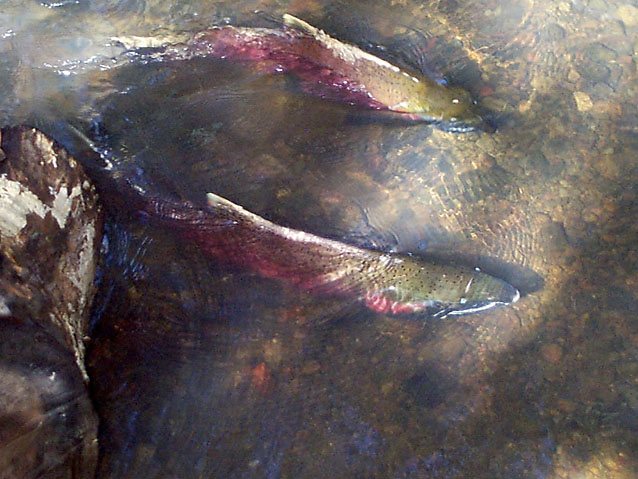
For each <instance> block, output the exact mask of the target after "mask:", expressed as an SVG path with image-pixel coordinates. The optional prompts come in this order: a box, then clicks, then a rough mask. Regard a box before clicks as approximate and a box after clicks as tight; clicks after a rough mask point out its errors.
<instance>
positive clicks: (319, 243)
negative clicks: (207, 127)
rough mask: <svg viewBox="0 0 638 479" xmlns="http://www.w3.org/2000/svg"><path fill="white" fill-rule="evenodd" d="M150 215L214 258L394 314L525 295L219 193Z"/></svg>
mask: <svg viewBox="0 0 638 479" xmlns="http://www.w3.org/2000/svg"><path fill="white" fill-rule="evenodd" d="M145 212H146V214H148V215H149V216H150V217H151V218H154V219H156V220H158V221H160V222H161V223H162V224H164V225H167V226H170V227H172V228H173V229H177V230H180V231H181V233H182V235H183V237H184V238H185V239H187V240H189V241H193V242H195V243H196V244H197V245H198V246H199V247H200V248H201V249H202V251H203V252H205V253H206V254H208V255H210V256H213V257H215V258H219V259H223V260H226V261H230V262H232V263H235V264H240V265H243V266H245V267H247V268H250V269H253V270H256V271H258V272H259V273H261V274H262V275H264V276H266V277H271V278H279V279H282V280H286V281H288V282H290V283H293V284H295V285H297V286H298V287H300V288H303V289H304V290H307V291H309V292H312V293H316V294H321V295H329V296H341V297H354V298H356V299H358V300H360V301H362V302H364V303H365V304H366V306H368V307H369V308H370V309H372V310H374V311H377V312H383V313H390V314H401V313H416V312H420V311H428V312H429V313H431V314H432V315H434V316H440V317H442V316H446V315H450V314H452V315H453V314H465V313H471V312H475V311H480V310H484V309H489V308H491V307H494V306H498V305H502V304H509V303H513V302H515V301H517V300H518V298H519V293H518V291H517V290H516V289H515V288H513V287H512V286H510V285H509V284H507V283H506V282H504V281H502V280H500V279H498V278H495V277H492V276H490V275H488V274H485V273H482V272H480V271H478V270H476V269H473V268H470V267H465V266H458V265H449V264H443V263H438V262H435V261H428V260H426V259H423V258H419V257H416V256H412V255H407V254H395V253H386V252H381V251H376V250H370V249H364V248H358V247H356V246H352V245H349V244H345V243H342V242H339V241H335V240H331V239H327V238H322V237H320V236H316V235H313V234H311V233H307V232H304V231H299V230H295V229H291V228H287V227H284V226H280V225H277V224H274V223H272V222H270V221H268V220H266V219H265V218H262V217H260V216H258V215H256V214H254V213H251V212H249V211H247V210H245V209H244V208H242V207H241V206H239V205H236V204H235V203H232V202H231V201H229V200H227V199H224V198H222V197H220V196H217V195H214V194H212V193H209V194H208V205H207V206H206V207H205V208H198V207H196V206H194V205H192V204H190V203H175V202H166V201H163V200H156V199H154V200H151V201H149V202H148V203H147V206H146V207H145Z"/></svg>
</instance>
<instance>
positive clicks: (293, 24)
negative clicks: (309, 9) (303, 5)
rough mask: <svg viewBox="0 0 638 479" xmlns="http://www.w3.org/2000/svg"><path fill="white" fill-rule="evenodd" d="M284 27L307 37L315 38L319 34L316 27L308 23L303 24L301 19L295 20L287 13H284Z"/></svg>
mask: <svg viewBox="0 0 638 479" xmlns="http://www.w3.org/2000/svg"><path fill="white" fill-rule="evenodd" d="M283 20H284V25H286V26H287V27H289V28H294V29H295V30H300V31H302V32H304V33H307V34H308V35H311V36H313V37H316V36H318V35H319V34H320V32H321V30H319V29H318V28H317V27H313V26H312V25H310V24H309V23H308V22H304V21H303V20H302V19H301V18H297V17H295V16H293V15H290V14H289V13H284V16H283Z"/></svg>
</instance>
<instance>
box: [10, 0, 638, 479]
mask: <svg viewBox="0 0 638 479" xmlns="http://www.w3.org/2000/svg"><path fill="white" fill-rule="evenodd" d="M255 10H260V11H263V12H264V13H261V14H255V13H254V11H255ZM1 11H2V13H0V52H2V56H1V59H0V85H2V89H3V92H4V95H3V96H2V98H1V99H0V117H2V122H3V123H22V122H29V123H31V124H34V125H37V126H39V127H41V128H42V129H43V130H44V131H45V132H47V133H49V134H51V135H52V136H53V137H54V138H56V139H57V140H58V141H60V142H61V143H63V144H64V145H65V146H67V148H69V149H70V150H71V151H72V152H73V153H74V154H76V155H78V157H80V158H82V159H84V162H85V164H86V166H87V168H88V169H89V171H91V172H92V175H93V176H94V178H95V181H96V182H97V183H98V185H99V186H100V185H101V188H102V197H103V201H104V203H105V205H106V207H107V209H109V211H110V219H109V221H108V225H107V241H105V243H104V248H103V249H104V251H103V258H104V262H103V266H102V269H101V273H100V277H99V281H100V290H99V293H98V298H97V300H96V307H95V312H94V317H93V330H92V333H91V337H92V340H91V344H90V358H89V369H90V374H91V390H92V394H93V398H94V401H95V405H96V408H97V410H98V412H99V414H100V417H101V433H100V446H101V460H100V469H99V474H98V475H99V477H100V478H109V477H111V478H125V477H131V478H164V477H165V478H168V477H203V478H214V477H220V478H221V477H224V478H252V477H255V478H264V477H267V478H293V477H295V478H320V477H343V478H355V477H366V478H425V477H428V478H429V477H435V478H465V477H470V476H472V477H477V478H500V477H503V478H510V477H521V478H581V477H582V478H589V477H592V478H593V477H601V478H602V477H606V478H630V477H635V476H636V474H637V472H638V456H637V455H636V451H637V450H638V444H637V443H636V437H638V435H637V434H636V433H637V429H638V420H637V418H638V329H637V327H636V319H635V318H636V313H637V312H638V297H637V295H636V285H637V284H638V276H637V273H636V271H637V268H636V266H637V262H638V255H637V254H636V243H637V241H636V238H637V236H636V235H637V227H636V222H635V217H636V214H637V213H638V211H637V205H638V187H637V184H638V181H637V180H638V167H637V166H636V162H635V157H636V150H637V149H638V136H637V131H636V127H635V125H636V124H637V121H636V120H637V113H638V112H637V110H636V101H635V100H636V93H637V88H638V83H637V81H636V80H637V69H636V48H637V47H636V45H637V43H636V38H637V37H636V33H637V29H638V8H636V6H635V5H633V4H629V3H627V4H623V3H621V2H615V1H602V0H591V1H583V2H580V1H550V2H533V1H517V2H513V3H512V2H507V3H504V2H499V1H489V0H486V1H481V2H476V1H474V2H463V1H457V2H440V1H434V2H425V3H422V2H415V1H411V0H407V1H400V2H393V3H392V6H391V7H390V6H389V5H388V3H387V2H381V1H379V2H376V1H375V2H316V1H294V2H275V1H273V2H262V1H242V2H232V3H227V2H214V3H212V2H188V5H182V4H173V3H171V2H165V1H161V0H153V1H146V2H139V1H133V0H130V1H120V2H84V1H82V0H79V1H62V2H55V3H53V2H48V3H47V2H35V1H34V2H31V3H29V4H25V3H24V2H21V1H20V2H19V1H15V2H12V1H7V0H4V1H3V8H2V9H1ZM284 12H290V13H293V14H295V15H297V16H300V17H301V18H304V19H306V20H308V21H310V22H311V23H314V24H316V25H318V26H320V27H322V28H324V29H325V30H326V31H328V32H329V33H331V34H333V35H334V36H335V37H338V38H342V39H344V40H348V41H351V42H354V43H357V44H359V45H360V46H362V47H364V48H367V49H369V50H370V51H372V52H374V53H376V54H379V55H383V56H384V57H385V58H388V59H391V60H394V61H397V62H404V63H408V64H410V63H412V64H415V65H416V64H418V63H419V58H420V57H421V56H422V57H423V58H424V59H425V61H426V62H427V63H426V64H427V68H428V70H429V71H431V72H435V73H437V74H438V75H441V76H444V77H445V78H447V79H448V81H449V82H450V83H454V84H458V85H460V86H463V87H465V88H467V89H468V90H470V91H471V92H472V94H473V95H474V96H475V97H476V98H477V99H478V102H479V105H480V106H481V107H482V108H484V109H485V110H488V111H490V112H491V114H490V116H491V119H492V121H493V122H494V123H495V124H496V125H497V127H498V129H497V131H496V132H495V133H494V134H485V133H469V134H462V135H459V134H451V133H445V132H442V131H440V130H436V129H434V128H432V127H429V126H426V125H405V124H400V123H393V122H387V121H381V120H379V118H378V117H375V116H374V115H371V114H370V113H369V112H365V111H362V110H358V109H355V108H352V107H349V106H347V105H342V104H339V103H335V102H329V101H324V100H322V99H320V98H316V97H311V96H308V95H305V94H303V92H300V91H299V89H298V88H296V85H295V83H294V79H292V78H289V77H284V76H277V75H271V76H264V75H257V74H256V73H255V71H254V70H252V69H251V68H250V66H249V65H238V64H233V63H231V62H227V61H223V60H212V59H210V60H207V59H197V60H191V61H187V62H150V63H149V62H144V61H142V59H140V58H139V57H138V56H136V55H132V54H130V53H129V54H127V53H126V52H125V51H124V49H123V48H122V47H121V45H120V44H119V43H118V42H117V41H116V40H114V39H113V37H123V36H131V35H139V36H156V37H158V38H159V37H160V36H161V37H165V38H170V37H172V36H176V35H181V34H183V33H185V32H186V33H189V32H196V31H198V30H200V29H202V28H205V27H206V26H207V25H210V24H226V23H231V24H237V25H249V26H253V25H259V26H270V27H273V26H276V24H274V23H273V21H272V18H276V17H278V16H279V15H281V14H282V13H284ZM69 125H73V126H74V127H76V128H79V129H81V130H82V131H84V132H85V133H86V134H87V135H88V136H90V137H91V138H92V139H93V140H94V141H95V142H96V145H98V147H99V148H100V149H102V150H103V151H108V159H109V161H110V162H111V163H112V164H113V170H112V171H116V172H118V174H122V175H125V176H127V177H129V178H130V179H131V180H132V181H135V182H138V183H140V184H143V185H144V186H145V187H147V188H149V189H151V190H152V191H154V192H157V193H158V194H160V195H164V196H166V197H171V198H177V199H187V200H190V201H193V202H195V203H203V201H204V195H205V193H206V192H208V191H214V192H215V193H217V194H219V195H222V196H224V197H227V198H229V199H231V200H232V201H234V202H236V203H239V204H241V205H242V206H244V207H246V208H247V209H249V210H251V211H254V212H255V213H257V214H260V215H263V216H264V217H267V218H268V219H270V220H272V221H274V222H277V223H280V224H284V225H287V226H291V227H294V228H297V229H302V230H306V231H310V232H312V233H315V234H319V235H322V236H327V237H331V238H334V239H339V240H342V241H347V242H350V243H353V244H357V245H362V246H372V247H377V248H380V249H386V250H393V251H409V252H413V253H417V254H418V253H420V252H426V251H427V252H436V253H437V254H440V255H442V256H448V257H452V258H455V259H458V258H462V259H463V260H465V261H470V262H472V263H475V264H478V265H480V266H481V267H482V268H483V269H485V270H487V271H489V272H492V273H493V274H496V275H499V276H501V277H504V278H506V279H507V280H508V281H510V282H512V283H513V284H515V285H516V286H518V287H519V288H520V289H521V290H522V291H523V292H524V293H526V295H525V296H524V297H523V298H522V299H521V301H519V302H518V303H516V304H515V305H513V306H511V307H507V308H500V309H497V310H491V311H487V312H484V313H482V314H476V315H472V316H464V317H456V318H451V319H450V318H448V319H445V320H441V321H438V320H437V321H433V320H427V319H426V318H416V319H415V318H412V319H409V320H406V319H400V318H399V319H398V318H396V317H389V316H384V315H379V314H375V313H373V312H371V311H368V310H367V309H365V308H363V307H361V306H360V305H358V303H355V302H348V301H334V300H327V299H323V298H317V297H313V296H310V295H306V294H305V293H303V292H300V291H299V290H297V289H295V288H294V287H291V286H287V285H286V284H283V283H280V282H277V281H273V280H268V279H264V278H261V277H259V276H257V275H255V274H253V273H251V272H250V271H246V270H243V269H239V268H234V267H232V266H229V265H227V264H221V263H219V262H217V261H215V260H213V259H210V258H205V257H202V256H201V255H200V253H199V251H198V250H197V248H196V247H194V246H192V245H188V244H184V243H183V242H181V241H180V239H179V238H177V237H176V236H175V235H174V234H173V232H171V231H165V230H162V229H160V228H157V227H153V226H152V225H149V224H148V223H146V222H145V221H144V219H143V218H140V217H139V216H137V215H135V214H132V212H130V211H127V209H126V204H125V202H123V201H122V195H121V192H120V191H118V190H117V189H115V188H113V187H112V185H111V184H110V183H109V182H108V175H109V174H110V173H108V172H105V171H104V170H103V169H102V168H101V167H102V166H103V164H102V162H101V161H98V160H97V159H96V158H95V156H90V155H88V154H87V152H86V150H87V148H86V145H83V144H82V142H81V141H78V139H77V138H76V137H75V136H74V134H73V133H72V130H71V129H70V128H69ZM109 185H111V186H109Z"/></svg>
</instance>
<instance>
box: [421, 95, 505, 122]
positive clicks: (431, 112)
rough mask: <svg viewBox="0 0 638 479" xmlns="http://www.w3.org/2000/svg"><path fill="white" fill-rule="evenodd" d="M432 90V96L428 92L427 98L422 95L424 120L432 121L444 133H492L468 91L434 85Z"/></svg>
mask: <svg viewBox="0 0 638 479" xmlns="http://www.w3.org/2000/svg"><path fill="white" fill-rule="evenodd" d="M434 88H435V89H436V92H435V93H434V94H433V92H432V91H431V90H429V91H428V92H427V96H426V95H423V101H422V102H421V103H422V105H421V106H422V108H421V111H422V113H423V116H424V118H425V119H430V120H433V121H434V122H436V123H437V124H439V126H440V127H441V129H443V130H445V131H451V132H460V133H462V132H468V131H475V130H483V131H487V132H492V131H494V128H493V127H492V126H491V125H489V124H488V123H487V122H486V121H485V120H484V119H483V117H481V115H479V114H478V113H477V111H476V102H475V101H474V100H473V99H472V96H471V95H470V93H469V92H468V91H466V90H464V89H463V88H459V87H449V86H444V85H440V84H436V86H435V87H434Z"/></svg>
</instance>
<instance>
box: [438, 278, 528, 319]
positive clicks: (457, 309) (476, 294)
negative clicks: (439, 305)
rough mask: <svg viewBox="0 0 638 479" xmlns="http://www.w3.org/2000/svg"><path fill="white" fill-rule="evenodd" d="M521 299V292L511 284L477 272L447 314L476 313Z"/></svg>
mask: <svg viewBox="0 0 638 479" xmlns="http://www.w3.org/2000/svg"><path fill="white" fill-rule="evenodd" d="M519 298H520V293H519V291H518V290H517V289H516V288H515V287H513V286H512V285H510V284H509V283H507V282H505V281H503V280H501V279H498V278H495V277H493V276H490V275H487V274H485V273H481V272H478V271H477V272H476V274H475V276H474V279H473V281H471V282H470V283H469V284H468V285H467V286H466V288H465V291H464V293H463V294H462V296H461V297H460V298H459V300H458V301H456V303H455V304H454V305H453V307H452V308H451V309H450V310H449V311H447V312H446V314H449V315H461V314H470V313H475V312H478V311H483V310H486V309H490V308H493V307H494V306H499V305H506V304H512V303H515V302H516V301H518V299H519Z"/></svg>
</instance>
